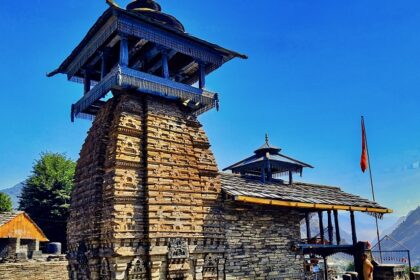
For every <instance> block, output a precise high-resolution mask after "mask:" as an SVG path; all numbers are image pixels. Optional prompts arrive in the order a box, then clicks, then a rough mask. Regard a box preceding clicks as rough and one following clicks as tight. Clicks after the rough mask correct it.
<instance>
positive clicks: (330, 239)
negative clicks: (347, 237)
mask: <svg viewBox="0 0 420 280" xmlns="http://www.w3.org/2000/svg"><path fill="white" fill-rule="evenodd" d="M328 239H329V241H330V245H332V244H333V239H334V236H333V225H332V217H331V210H328Z"/></svg>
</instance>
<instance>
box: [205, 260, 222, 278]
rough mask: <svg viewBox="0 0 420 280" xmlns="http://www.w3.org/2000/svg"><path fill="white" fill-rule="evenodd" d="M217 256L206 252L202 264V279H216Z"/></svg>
mask: <svg viewBox="0 0 420 280" xmlns="http://www.w3.org/2000/svg"><path fill="white" fill-rule="evenodd" d="M218 259H219V258H218V257H216V256H214V255H213V254H211V253H210V254H207V255H206V257H205V259H204V265H203V279H206V280H217V270H218V269H217V266H218V261H219V260H218Z"/></svg>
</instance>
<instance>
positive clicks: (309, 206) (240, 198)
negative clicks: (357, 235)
mask: <svg viewBox="0 0 420 280" xmlns="http://www.w3.org/2000/svg"><path fill="white" fill-rule="evenodd" d="M235 200H237V201H243V202H249V203H256V204H266V205H275V206H284V207H292V208H302V209H318V210H344V211H359V212H370V213H379V214H388V213H392V212H393V211H392V210H391V209H383V208H367V207H354V206H347V205H329V204H318V203H304V202H293V201H282V200H272V199H265V198H256V197H249V196H236V197H235Z"/></svg>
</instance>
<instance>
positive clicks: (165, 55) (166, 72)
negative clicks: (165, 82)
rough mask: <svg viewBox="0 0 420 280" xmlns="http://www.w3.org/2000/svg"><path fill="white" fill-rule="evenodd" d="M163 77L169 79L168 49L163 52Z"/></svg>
mask: <svg viewBox="0 0 420 280" xmlns="http://www.w3.org/2000/svg"><path fill="white" fill-rule="evenodd" d="M152 72H153V71H152ZM162 77H163V78H165V79H169V58H168V52H167V51H166V50H165V51H163V52H162Z"/></svg>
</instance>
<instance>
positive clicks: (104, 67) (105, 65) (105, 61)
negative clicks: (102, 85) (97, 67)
mask: <svg viewBox="0 0 420 280" xmlns="http://www.w3.org/2000/svg"><path fill="white" fill-rule="evenodd" d="M109 53H110V50H109V49H108V48H105V49H104V50H103V51H102V54H101V79H103V78H104V77H105V76H106V75H107V74H108V72H109V57H110V54H109Z"/></svg>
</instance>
